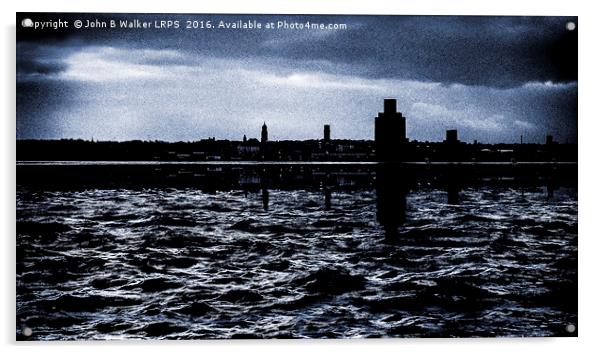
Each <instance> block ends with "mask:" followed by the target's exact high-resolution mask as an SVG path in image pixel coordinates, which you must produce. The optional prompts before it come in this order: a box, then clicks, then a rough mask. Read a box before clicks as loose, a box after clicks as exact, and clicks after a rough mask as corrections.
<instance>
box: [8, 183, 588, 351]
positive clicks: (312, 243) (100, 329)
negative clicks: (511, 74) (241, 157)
mask: <svg viewBox="0 0 602 354" xmlns="http://www.w3.org/2000/svg"><path fill="white" fill-rule="evenodd" d="M377 197H378V195H377V193H375V190H374V189H371V188H365V189H359V190H344V189H341V190H333V191H332V193H331V194H329V196H328V203H327V204H328V205H326V204H325V194H324V193H323V191H321V190H319V189H318V190H316V189H310V190H303V189H299V190H277V189H275V190H269V191H264V192H263V193H262V192H261V191H260V192H255V193H253V192H243V191H238V190H231V191H216V192H213V193H206V192H203V191H200V190H197V189H193V188H179V189H172V188H150V189H88V190H86V189H83V190H58V191H50V190H48V191H43V190H42V191H40V190H36V189H29V188H27V187H24V186H19V187H18V188H17V279H16V281H17V319H16V320H17V323H16V331H17V337H18V338H19V339H34V340H57V339H58V340H73V339H123V338H155V339H163V338H165V339H203V338H348V337H460V336H461V337H464V336H468V337H478V336H565V335H576V332H574V333H568V332H567V330H566V328H567V325H570V324H574V325H576V323H577V289H576V286H577V191H576V188H560V189H558V190H556V191H555V192H554V193H553V194H551V193H549V191H548V190H546V188H539V187H525V188H500V187H479V188H476V187H471V188H467V189H464V190H461V191H460V192H459V194H458V196H457V199H458V200H457V201H456V200H453V201H450V199H449V195H448V193H446V191H445V190H440V189H433V188H415V189H413V190H411V191H409V192H408V193H407V195H404V197H405V201H399V203H400V204H399V205H397V206H392V205H387V204H382V203H380V205H379V203H378V200H377ZM453 199H455V198H453ZM377 208H381V210H377ZM382 208H393V209H394V210H384V211H383V210H382ZM383 212H384V213H385V215H388V216H385V217H384V219H383V217H382V216H381V217H379V215H377V214H379V213H380V214H382V213H383ZM391 215H397V217H398V219H399V220H398V221H399V223H398V224H399V225H397V226H398V227H395V228H394V229H395V230H393V231H392V230H391V228H386V227H383V225H382V224H383V220H385V222H386V220H387V218H388V219H391ZM385 229H387V231H386V232H385ZM29 330H31V332H30V333H29ZM23 333H26V334H30V335H29V336H25V335H23Z"/></svg>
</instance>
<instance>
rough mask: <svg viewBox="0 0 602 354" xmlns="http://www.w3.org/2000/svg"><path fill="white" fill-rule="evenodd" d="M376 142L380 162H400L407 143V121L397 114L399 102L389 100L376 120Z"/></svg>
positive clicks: (386, 100) (377, 156)
mask: <svg viewBox="0 0 602 354" xmlns="http://www.w3.org/2000/svg"><path fill="white" fill-rule="evenodd" d="M374 142H375V145H376V158H377V160H379V161H396V160H397V161H398V160H401V159H402V157H403V146H404V144H405V142H406V119H405V117H404V116H403V115H402V114H401V113H399V112H397V100H396V99H391V98H387V99H385V103H384V111H383V112H379V113H378V116H377V117H376V118H375V119H374Z"/></svg>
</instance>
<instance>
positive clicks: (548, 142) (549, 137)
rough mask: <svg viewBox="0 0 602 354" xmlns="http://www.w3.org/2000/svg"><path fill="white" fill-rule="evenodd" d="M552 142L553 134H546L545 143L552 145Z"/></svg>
mask: <svg viewBox="0 0 602 354" xmlns="http://www.w3.org/2000/svg"><path fill="white" fill-rule="evenodd" d="M552 144H554V136H552V135H546V145H552Z"/></svg>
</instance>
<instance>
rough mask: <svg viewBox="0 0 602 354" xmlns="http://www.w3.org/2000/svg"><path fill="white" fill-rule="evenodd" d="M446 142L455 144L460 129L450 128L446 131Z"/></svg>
mask: <svg viewBox="0 0 602 354" xmlns="http://www.w3.org/2000/svg"><path fill="white" fill-rule="evenodd" d="M445 142H446V143H448V144H455V143H457V142H458V131H457V130H456V129H450V130H447V131H445Z"/></svg>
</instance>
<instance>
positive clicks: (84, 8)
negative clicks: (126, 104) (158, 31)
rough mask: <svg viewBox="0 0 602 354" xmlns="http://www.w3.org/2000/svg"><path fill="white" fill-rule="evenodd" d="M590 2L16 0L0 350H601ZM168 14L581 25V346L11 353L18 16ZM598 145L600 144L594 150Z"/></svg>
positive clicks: (1, 221) (325, 345) (228, 347)
mask: <svg viewBox="0 0 602 354" xmlns="http://www.w3.org/2000/svg"><path fill="white" fill-rule="evenodd" d="M595 3H596V2H594V1H587V2H586V1H582V2H579V1H575V0H572V1H570V0H566V1H556V0H548V1H526V0H502V1H486V0H483V1H476V0H472V1H471V0H453V1H452V0H420V1H412V2H402V1H399V2H398V3H397V2H395V1H392V0H369V1H365V0H363V1H358V0H280V1H278V0H258V1H244V0H237V1H232V0H219V1H216V2H211V3H204V2H201V1H197V2H195V1H191V0H169V1H168V0H164V1H151V0H147V1H143V0H104V1H94V2H93V1H80V2H75V1H69V0H53V1H43V0H35V1H34V0H21V1H18V2H14V3H13V2H10V1H3V2H2V5H1V6H2V11H1V12H0V16H1V18H2V27H1V28H2V36H1V39H2V47H1V52H2V66H0V70H1V72H2V75H1V77H2V80H3V82H2V84H1V85H0V90H1V91H2V92H1V95H0V97H1V100H2V104H1V105H0V107H2V112H3V113H4V114H3V116H2V118H1V122H2V127H1V129H0V132H1V134H2V136H1V137H0V139H1V140H0V141H1V143H0V146H1V153H0V158H1V159H2V160H1V162H2V174H1V177H0V178H1V183H0V201H1V203H0V208H1V209H0V225H2V228H3V231H4V232H2V234H0V238H1V240H2V241H1V244H0V249H1V252H2V257H1V258H2V260H1V264H2V265H3V267H2V272H1V275H0V276H1V282H0V289H2V290H0V298H1V302H0V304H1V305H2V310H3V311H2V312H0V313H2V319H1V320H0V335H1V336H2V341H1V345H2V346H3V347H4V348H3V349H4V351H5V352H19V353H21V352H23V353H39V352H44V353H61V354H63V353H78V354H79V353H80V352H82V351H85V352H86V353H88V352H90V353H105V352H106V351H111V352H112V351H119V352H121V351H124V352H125V351H133V350H139V349H142V348H135V347H134V346H143V347H144V348H143V350H144V351H147V352H149V353H162V352H165V351H174V350H177V351H184V352H193V351H194V352H198V351H202V352H205V351H211V352H212V351H215V352H220V353H239V352H244V353H245V354H247V353H280V354H281V353H283V352H286V353H287V354H289V353H305V352H308V351H311V352H314V351H319V352H325V351H335V350H341V351H346V352H351V353H367V352H370V353H372V352H375V353H379V354H380V353H384V352H392V351H395V352H399V351H408V352H424V353H441V352H445V353H504V354H507V353H509V352H513V351H517V352H519V353H520V352H525V351H533V352H548V353H563V354H566V353H572V352H575V351H577V352H581V351H584V352H590V351H594V350H595V348H597V349H599V347H600V345H599V340H598V333H597V332H598V329H599V328H600V326H599V323H600V321H599V320H600V315H601V313H600V310H599V308H600V306H601V303H600V300H598V298H599V294H600V293H599V292H598V291H599V290H602V288H601V287H600V286H598V282H599V281H600V279H601V277H600V275H599V274H598V270H599V269H601V267H600V261H599V259H600V258H602V257H601V256H600V255H599V252H600V250H601V242H600V239H601V238H602V234H601V233H600V232H599V230H600V225H598V224H599V222H597V221H598V219H600V217H599V210H602V209H601V208H598V206H599V204H600V201H601V200H602V199H601V197H602V196H601V195H600V194H601V193H600V188H598V186H597V185H596V182H598V181H600V177H601V176H600V174H599V172H598V171H599V170H600V169H599V168H598V166H599V164H600V159H599V151H600V148H599V143H600V140H601V138H602V129H601V128H602V126H601V124H600V119H602V117H600V113H599V112H598V109H597V108H598V107H597V105H596V103H599V102H600V94H601V93H602V90H600V88H599V85H600V84H599V83H600V82H602V80H601V77H600V69H599V65H600V63H602V60H601V59H602V58H601V55H600V54H601V49H600V48H601V46H600V45H599V43H600V38H601V36H600V35H601V32H600V22H601V19H602V18H601V17H600V16H602V12H600V11H596V10H597V8H596V6H595ZM17 11H22V12H28V11H32V12H34V11H37V12H61V11H65V12H67V11H68V12H155V13H163V12H172V13H185V12H190V13H276V14H278V13H281V14H341V13H343V14H424V15H445V14H457V15H563V16H579V20H578V29H579V164H580V165H579V190H580V193H579V323H578V328H579V338H578V339H576V338H543V339H542V338H525V339H410V340H402V339H399V340H398V339H378V340H375V339H371V340H297V341H290V340H268V341H258V340H237V341H196V342H156V341H144V342H139V341H128V342H125V343H124V342H108V343H105V342H93V343H90V342H86V343H73V342H70V343H16V342H14V328H15V277H14V274H15V254H14V250H15V248H14V247H15V240H14V238H15V12H17ZM597 143H598V144H597Z"/></svg>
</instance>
